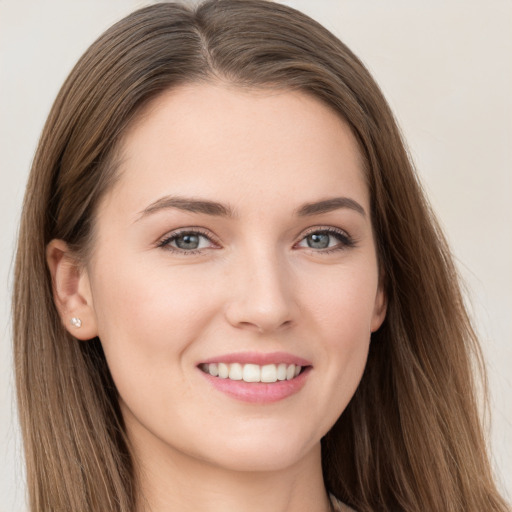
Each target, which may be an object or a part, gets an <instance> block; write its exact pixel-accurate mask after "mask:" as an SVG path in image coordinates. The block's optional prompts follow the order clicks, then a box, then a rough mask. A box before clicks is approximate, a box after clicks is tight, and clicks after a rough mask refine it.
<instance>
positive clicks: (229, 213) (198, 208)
mask: <svg viewBox="0 0 512 512" xmlns="http://www.w3.org/2000/svg"><path fill="white" fill-rule="evenodd" d="M170 208H175V209H177V210H184V211H187V212H192V213H203V214H206V215H214V216H218V217H234V215H235V213H234V211H233V210H232V209H231V207H229V206H228V205H224V204H222V203H217V202H216V201H209V200H207V199H198V198H193V197H178V196H165V197H161V198H160V199H158V200H156V201H155V202H154V203H151V204H150V205H149V206H148V207H147V208H144V210H142V211H141V212H139V216H138V218H137V219H136V221H138V220H140V219H142V218H143V217H146V216H148V215H150V214H152V213H156V212H158V211H161V210H167V209H170Z"/></svg>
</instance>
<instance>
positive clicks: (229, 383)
mask: <svg viewBox="0 0 512 512" xmlns="http://www.w3.org/2000/svg"><path fill="white" fill-rule="evenodd" d="M310 370H311V366H309V367H308V368H306V369H305V370H304V371H303V372H302V373H301V374H300V375H298V376H297V377H295V378H293V379H291V380H281V381H277V382H272V383H266V382H244V381H243V380H230V379H221V378H219V377H212V376H211V375H210V374H209V373H205V372H203V371H201V370H199V371H200V372H201V374H202V375H203V376H204V377H205V379H206V380H207V381H208V382H209V383H210V384H211V385H212V386H213V387H214V388H215V389H217V390H218V391H221V392H222V393H225V394H226V395H228V396H230V397H232V398H236V399H237V400H241V401H243V402H251V403H258V404H270V403H273V402H278V401H279V400H283V399H284V398H288V397H289V396H291V395H294V394H295V393H298V392H299V391H300V390H301V389H302V387H303V386H304V384H305V383H306V379H307V378H308V376H309V374H310Z"/></svg>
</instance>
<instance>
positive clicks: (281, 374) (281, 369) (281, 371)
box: [277, 363, 287, 380]
mask: <svg viewBox="0 0 512 512" xmlns="http://www.w3.org/2000/svg"><path fill="white" fill-rule="evenodd" d="M286 367H287V366H286V364H285V363H281V364H280V365H279V366H278V367H277V380H286Z"/></svg>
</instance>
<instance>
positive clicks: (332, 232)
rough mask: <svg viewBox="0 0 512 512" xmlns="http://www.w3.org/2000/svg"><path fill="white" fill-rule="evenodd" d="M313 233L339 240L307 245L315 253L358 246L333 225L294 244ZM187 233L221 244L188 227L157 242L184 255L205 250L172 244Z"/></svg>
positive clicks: (206, 232) (310, 232)
mask: <svg viewBox="0 0 512 512" xmlns="http://www.w3.org/2000/svg"><path fill="white" fill-rule="evenodd" d="M313 234H319V235H329V236H334V237H335V238H336V239H337V240H338V242H339V243H338V244H336V245H335V246H333V247H327V248H325V249H314V248H312V247H305V249H309V250H310V251H312V252H314V253H321V254H330V253H332V252H336V251H342V250H345V249H350V248H352V247H355V246H356V242H355V240H354V239H353V238H352V237H351V236H350V235H348V234H347V233H346V232H345V231H343V230H341V229H336V228H333V227H315V228H311V229H310V230H308V231H306V233H304V234H303V235H302V238H301V239H300V240H299V241H298V242H297V243H296V244H294V247H296V246H297V245H298V244H299V243H301V242H302V241H304V240H305V239H306V238H307V237H308V236H310V235H313ZM185 235H199V236H200V237H203V238H206V239H207V240H209V241H210V243H211V244H213V245H216V246H217V247H219V246H220V244H219V243H217V242H216V240H215V238H214V237H213V236H212V234H211V233H210V232H208V231H205V230H203V229H200V228H188V229H183V230H179V231H174V232H173V233H171V234H170V235H169V236H166V237H165V238H163V239H162V240H160V241H159V242H158V243H157V247H159V248H163V249H166V250H168V251H171V252H174V253H178V254H183V255H194V254H200V253H201V252H202V251H203V250H204V248H199V249H190V250H186V249H180V248H179V247H173V246H172V245H171V243H172V242H173V241H175V240H177V239H178V238H180V237H182V236H185Z"/></svg>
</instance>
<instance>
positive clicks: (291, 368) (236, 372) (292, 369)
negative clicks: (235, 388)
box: [199, 363, 308, 383]
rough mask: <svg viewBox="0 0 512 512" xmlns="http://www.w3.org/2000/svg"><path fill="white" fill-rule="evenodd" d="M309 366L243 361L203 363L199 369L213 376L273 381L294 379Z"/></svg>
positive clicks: (248, 380)
mask: <svg viewBox="0 0 512 512" xmlns="http://www.w3.org/2000/svg"><path fill="white" fill-rule="evenodd" d="M306 368H308V367H307V366H299V365H295V364H286V363H280V364H265V365H258V364H251V363H247V364H241V363H203V364H200V365H199V369H200V370H201V371H203V372H204V373H207V374H209V375H211V376H212V377H218V378H219V379H229V380H235V381H244V382H264V383H272V382H279V381H285V380H293V379H295V378H296V377H298V376H299V375H300V374H301V373H302V372H303V371H304V370H305V369H306Z"/></svg>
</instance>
